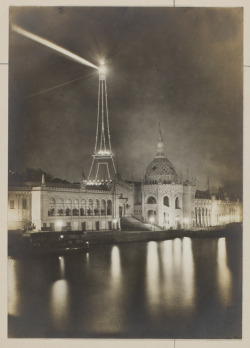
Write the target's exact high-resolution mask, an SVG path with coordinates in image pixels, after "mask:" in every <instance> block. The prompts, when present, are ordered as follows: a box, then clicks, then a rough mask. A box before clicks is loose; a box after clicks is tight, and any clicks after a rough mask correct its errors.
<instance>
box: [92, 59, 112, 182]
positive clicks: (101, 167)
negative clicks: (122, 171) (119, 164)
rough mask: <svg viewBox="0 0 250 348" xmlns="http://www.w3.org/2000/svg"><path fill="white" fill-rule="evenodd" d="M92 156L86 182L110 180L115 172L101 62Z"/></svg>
mask: <svg viewBox="0 0 250 348" xmlns="http://www.w3.org/2000/svg"><path fill="white" fill-rule="evenodd" d="M92 157H93V158H92V163H91V167H90V171H89V175H88V180H87V182H88V184H102V183H104V182H110V181H112V179H113V177H114V175H115V174H116V168H115V162H114V154H113V152H112V148H111V140H110V130H109V113H108V93H107V83H106V69H105V66H104V65H103V64H102V65H101V66H100V68H99V87H98V105H97V124H96V138H95V150H94V154H93V155H92Z"/></svg>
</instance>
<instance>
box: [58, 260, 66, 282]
mask: <svg viewBox="0 0 250 348" xmlns="http://www.w3.org/2000/svg"><path fill="white" fill-rule="evenodd" d="M59 265H60V276H61V278H64V276H65V260H64V257H63V256H59Z"/></svg>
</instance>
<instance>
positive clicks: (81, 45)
mask: <svg viewBox="0 0 250 348" xmlns="http://www.w3.org/2000/svg"><path fill="white" fill-rule="evenodd" d="M242 18H243V17H242V9H237V8H235V9H228V8H224V9H220V8H214V9H213V8H175V9H174V8H125V7H124V8H122V7H121V8H81V7H75V8H74V7H71V8H70V7H65V8H42V7H40V8H39V7H37V8H36V7H30V8H29V7H26V8H25V7H12V8H11V10H10V23H15V24H16V25H19V26H21V27H22V28H24V29H26V30H28V31H31V32H32V33H35V34H37V35H40V36H41V37H44V38H46V39H48V40H50V41H52V42H54V43H56V44H58V45H61V46H62V47H64V48H66V49H68V50H70V51H72V52H73V53H75V54H78V55H80V56H81V57H83V58H85V59H87V60H89V61H90V62H92V63H94V64H99V60H100V58H105V60H106V63H107V68H108V75H107V84H108V99H109V110H110V122H111V125H110V127H111V140H112V147H113V150H114V152H115V154H116V157H117V160H118V161H119V171H120V172H121V173H122V174H123V173H124V174H125V176H126V175H127V176H130V175H131V172H132V171H133V172H134V177H137V178H138V177H140V176H142V173H143V172H144V171H145V169H146V167H147V165H148V163H149V162H150V160H151V159H152V157H153V156H154V155H155V146H156V141H157V136H158V134H157V132H158V121H160V122H161V126H162V132H163V135H164V141H165V147H166V153H167V155H168V157H169V159H170V160H171V162H173V164H174V165H175V167H176V169H177V171H178V172H179V173H180V172H181V171H182V172H183V173H185V172H186V167H189V168H190V172H191V174H192V175H193V176H197V177H198V178H199V180H198V183H200V184H201V185H203V184H204V183H205V182H206V177H207V175H210V177H211V180H210V182H211V183H214V184H218V183H219V181H220V180H221V178H222V177H223V178H224V179H241V175H242ZM9 60H10V70H9V81H10V83H9V95H10V99H9V100H10V103H9V161H10V165H11V166H12V167H14V168H15V169H22V168H25V167H27V166H29V167H41V168H43V169H44V170H48V171H50V172H52V173H53V174H54V175H55V176H59V177H62V178H65V179H68V180H73V181H74V180H80V178H81V172H82V169H84V171H85V173H88V170H89V166H90V161H91V154H92V152H93V149H94V141H95V126H96V113H97V88H98V76H97V75H92V76H88V77H86V78H83V79H80V80H78V81H75V82H72V83H71V84H68V85H65V86H62V87H60V88H56V89H53V90H50V91H48V92H45V93H42V94H38V95H36V96H33V97H30V98H26V97H27V96H30V95H32V94H35V93H37V92H40V91H43V90H46V89H49V88H50V87H53V86H56V85H60V84H63V83H65V82H67V81H70V80H73V79H76V78H78V77H80V76H84V75H88V74H91V73H94V72H95V71H93V69H92V68H88V67H85V66H83V65H80V64H79V63H76V62H74V61H72V60H70V59H69V58H67V57H64V56H62V55H60V54H58V53H55V52H54V51H52V50H51V49H49V48H46V47H44V46H41V45H39V44H38V43H35V42H33V41H31V40H29V39H27V38H25V37H22V36H20V35H18V34H16V33H14V32H12V31H10V47H9Z"/></svg>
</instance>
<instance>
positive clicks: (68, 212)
mask: <svg viewBox="0 0 250 348" xmlns="http://www.w3.org/2000/svg"><path fill="white" fill-rule="evenodd" d="M71 208H72V201H71V199H69V198H68V199H66V201H65V215H66V216H71Z"/></svg>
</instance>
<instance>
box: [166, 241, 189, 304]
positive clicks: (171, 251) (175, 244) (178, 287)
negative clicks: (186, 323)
mask: <svg viewBox="0 0 250 348" xmlns="http://www.w3.org/2000/svg"><path fill="white" fill-rule="evenodd" d="M162 267H163V279H162V298H164V300H165V301H162V305H165V306H166V307H167V308H169V309H170V308H177V307H181V308H187V307H190V306H192V305H193V298H194V265H193V255H192V248H191V240H190V238H183V240H181V239H180V238H176V239H175V240H173V241H172V240H167V241H164V242H162Z"/></svg>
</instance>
